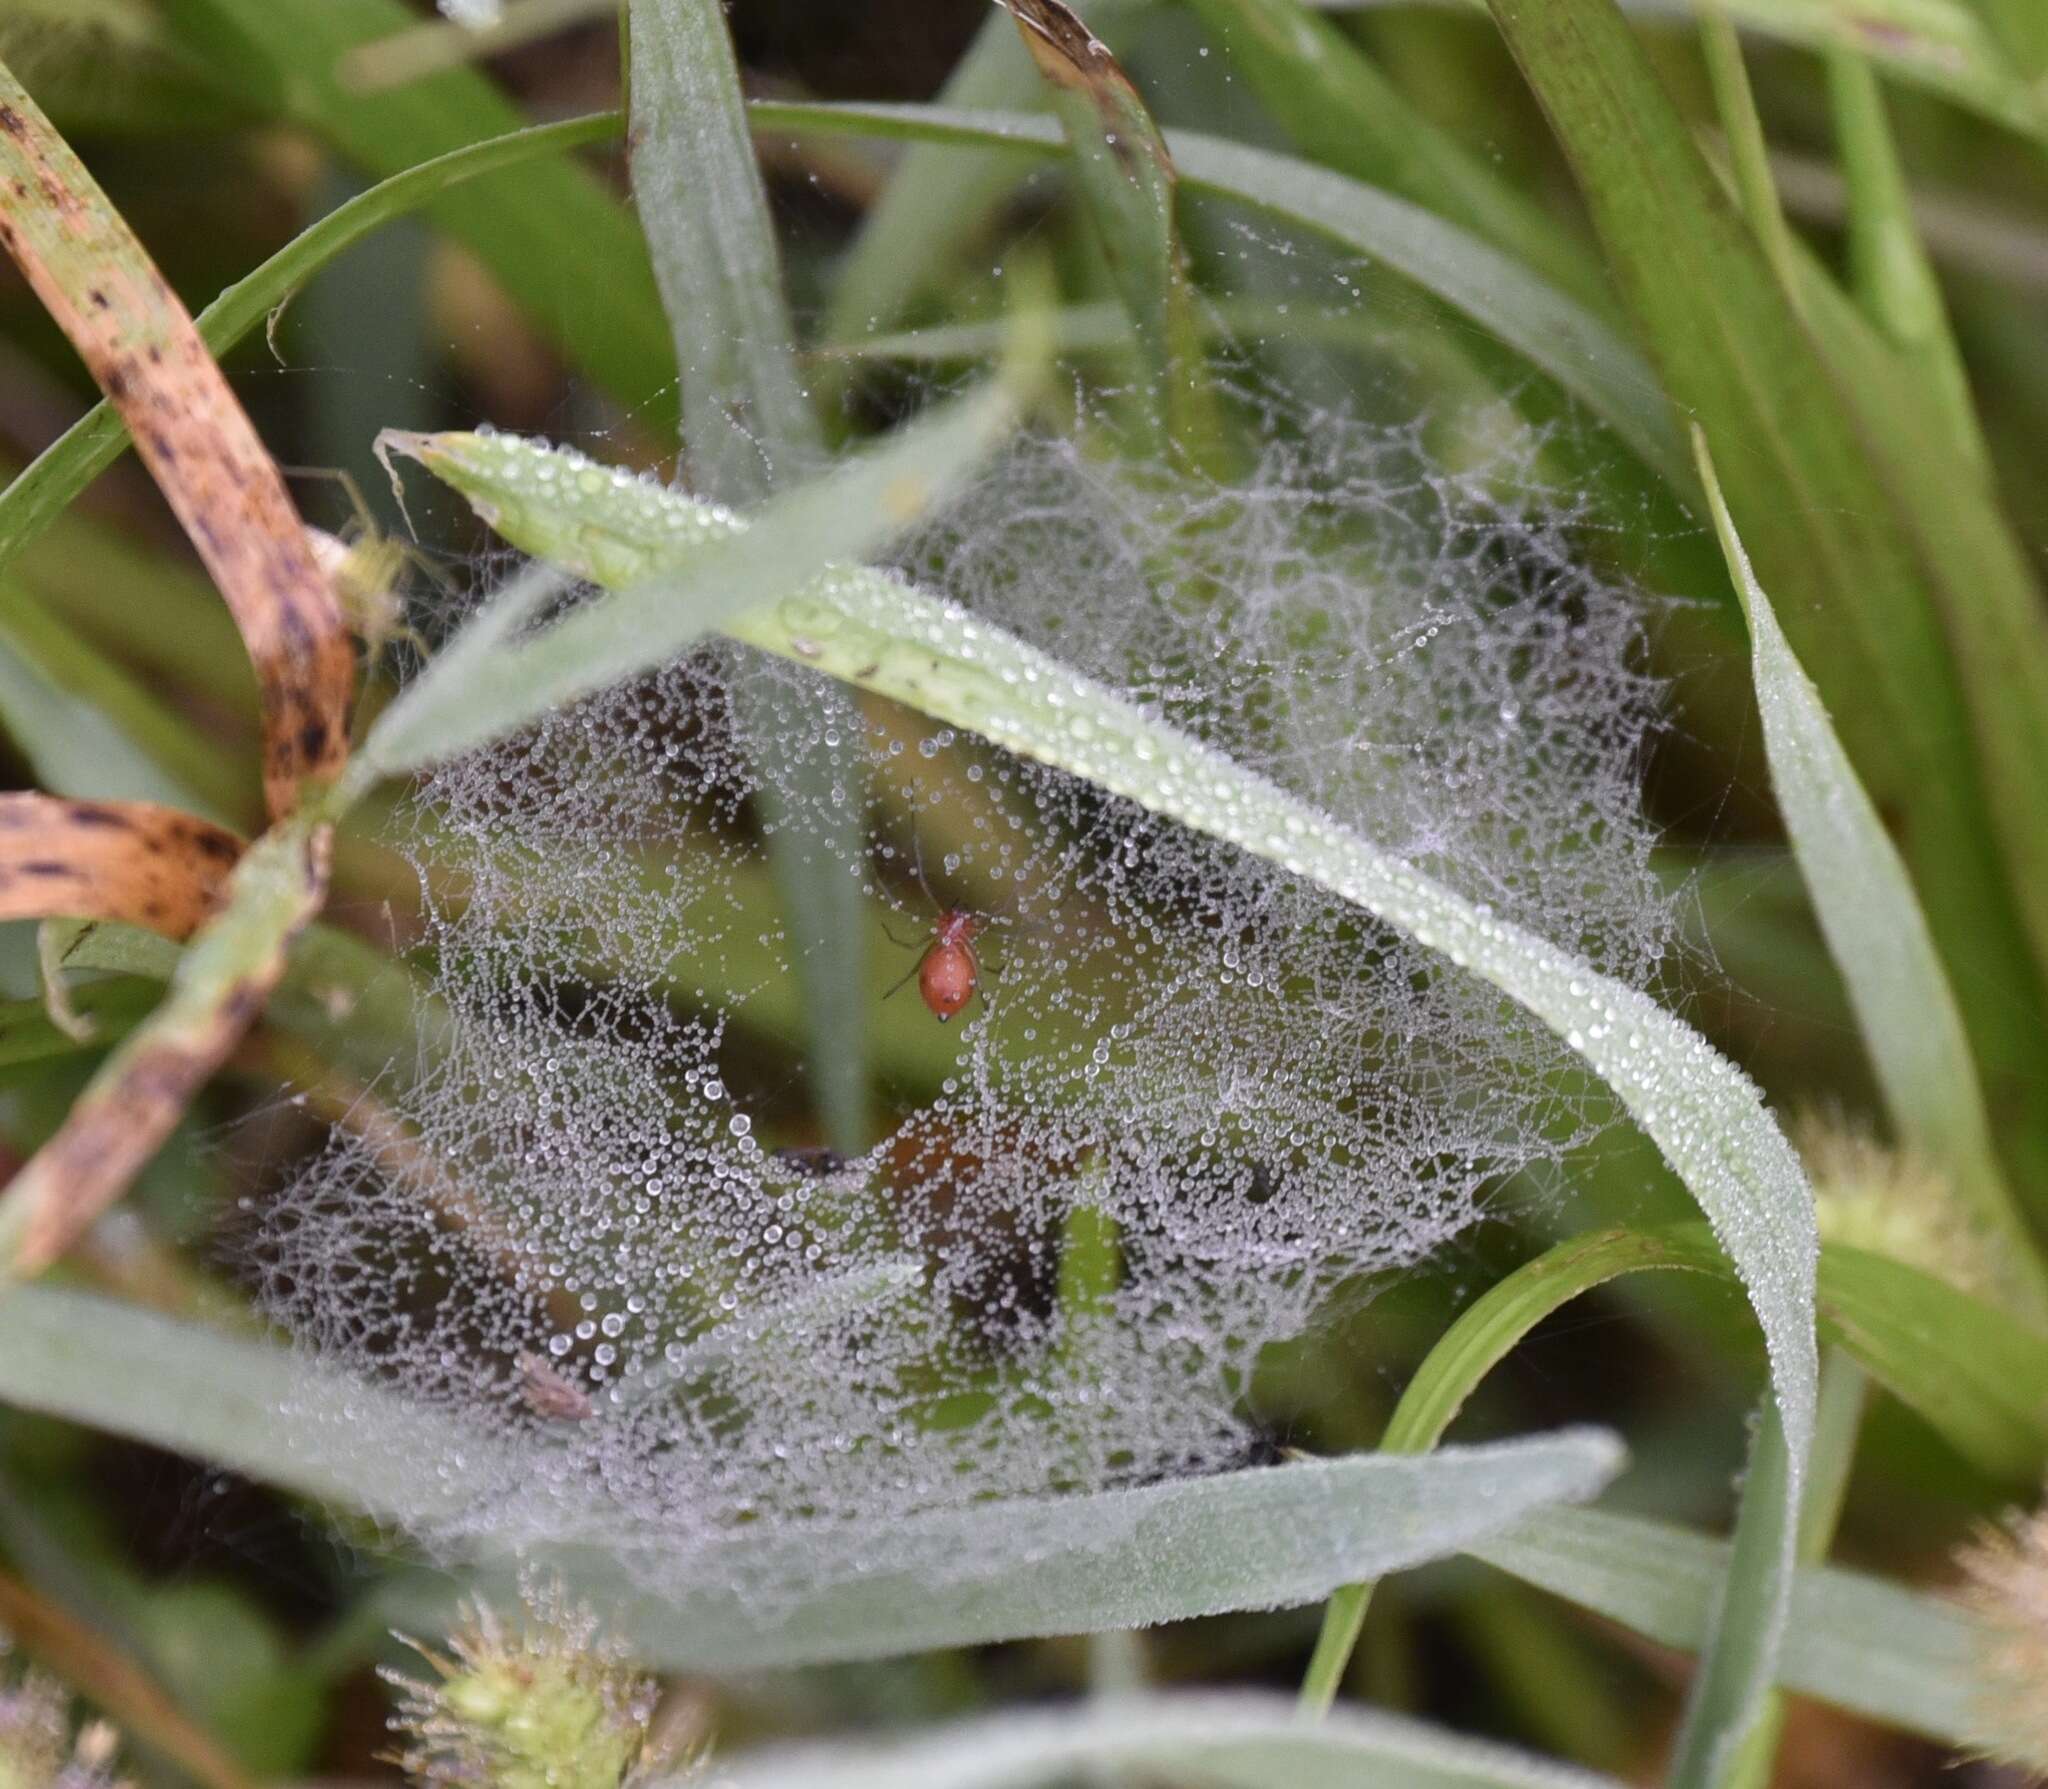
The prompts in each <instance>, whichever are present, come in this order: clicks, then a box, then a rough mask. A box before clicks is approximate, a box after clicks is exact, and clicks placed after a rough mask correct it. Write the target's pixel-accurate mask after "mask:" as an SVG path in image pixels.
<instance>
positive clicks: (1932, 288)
mask: <svg viewBox="0 0 2048 1789" xmlns="http://www.w3.org/2000/svg"><path fill="white" fill-rule="evenodd" d="M1828 104H1829V109H1830V110H1831V111H1832V112H1833V113H1834V120H1835V136H1836V140H1837V142H1838V143H1839V145H1840V149H1841V161H1842V173H1843V177H1844V181H1845V185H1846V188H1847V196H1848V224H1849V271H1850V277H1851V281H1852V284H1853V286H1854V289H1855V292H1856V296H1857V300H1858V302H1859V303H1861V305H1862V306H1863V310H1864V313H1865V314H1866V315H1867V316H1868V317H1869V318H1870V320H1871V321H1872V322H1873V323H1875V324H1876V325H1877V327H1878V328H1879V330H1881V331H1882V332H1883V334H1884V335H1885V337H1886V339H1887V340H1889V341H1890V342H1891V343H1892V345H1893V346H1894V347H1895V348H1897V349H1898V350H1899V353H1900V354H1901V355H1902V356H1903V357H1904V358H1905V360H1906V361H1907V362H1908V364H1909V365H1911V366H1912V367H1913V368H1914V369H1915V371H1917V372H1918V374H1919V375H1920V377H1921V379H1922V380H1923V381H1924V383H1925V384H1926V386H1927V389H1928V392H1929V394H1930V395H1931V397H1932V398H1933V399H1934V400H1935V401H1936V402H1937V403H1938V404H1939V405H1940V407H1941V409H1942V410H1943V411H1944V413H1945V414H1946V416H1947V418H1948V422H1949V425H1950V428H1951V429H1952V430H1953V432H1954V436H1955V442H1956V447H1957V450H1958V451H1959V452H1961V453H1962V454H1964V455H1965V456H1967V457H1968V458H1969V459H1970V460H1971V461H1972V462H1973V463H1974V464H1975V466H1976V468H1977V470H1978V471H1979V473H1980V474H1988V473H1989V471H1990V465H1991V461H1990V451H1989V449H1987V448H1986V446H1985V445H1984V435H1983V431H1982V429H1981V428H1980V427H1979V425H1978V422H1977V411H1976V405H1975V403H1974V402H1973V401H1972V399H1971V396H1970V381H1969V376H1968V374H1967V373H1965V372H1964V370H1963V359H1962V355H1961V353H1960V352H1959V351H1958V349H1957V347H1956V342H1955V336H1954V334H1953V333H1952V332H1951V331H1950V328H1949V320H1948V307H1947V305H1946V304H1945V303H1944V302H1943V300H1942V296H1941V284H1940V282H1939V281H1938V280H1937V279H1936V278H1935V275H1934V265H1933V263H1932V262H1931V261H1930V260H1929V259H1928V255H1927V250H1926V247H1925V245H1924V244H1923V243H1922V242H1921V240H1920V230H1919V226H1918V225H1916V224H1915V223H1914V221H1913V206H1912V200H1911V197H1910V195H1909V194H1908V193H1907V190H1906V176H1905V171H1904V170H1903V169H1902V168H1901V167H1900V166H1899V157H1898V150H1897V148H1896V147H1895V146H1894V145H1893V142H1892V133H1891V126H1890V124H1889V123H1888V122H1887V121H1886V118H1885V107H1884V95H1883V94H1882V93H1881V92H1880V91H1879V89H1878V84H1877V76H1876V75H1875V74H1874V73H1873V72H1872V71H1871V67H1870V64H1869V62H1868V61H1867V60H1866V59H1865V58H1864V57H1862V56H1861V55H1858V54H1857V53H1856V52H1854V51H1852V50H1846V49H1843V50H1835V51H1832V52H1831V53H1830V54H1829V56H1828Z"/></svg>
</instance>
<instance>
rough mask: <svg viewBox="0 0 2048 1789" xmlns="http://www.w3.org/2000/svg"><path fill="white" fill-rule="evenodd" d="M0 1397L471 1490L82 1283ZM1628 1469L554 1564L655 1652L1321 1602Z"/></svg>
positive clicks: (1248, 1484)
mask: <svg viewBox="0 0 2048 1789" xmlns="http://www.w3.org/2000/svg"><path fill="white" fill-rule="evenodd" d="M0 1399H5V1400H6V1401H7V1402H9V1403H13V1404H16V1405H19V1406H21V1407H23V1408H26V1409H32V1410H40V1411H44V1412H46V1413H48V1414H50V1415H53V1416H61V1417H65V1418H68V1419H70V1420H72V1421H76V1422H84V1423H89V1424H91V1425H93V1426H95V1427H98V1428H104V1429H109V1430H111V1431H113V1432H114V1433H116V1434H121V1435H127V1436H131V1437H133V1438H135V1439H138V1440H145V1441H149V1442H152V1443H154V1444H155V1445H157V1446H160V1447H166V1448H170V1449H173V1450H175V1451H178V1452H181V1453H185V1454H187V1455H190V1456H193V1457H195V1458H200V1459H205V1460H210V1461H213V1462H215V1463H217V1464H219V1465H223V1466H227V1467H231V1468H233V1469H235V1470H237V1471H241V1472H246V1473H248V1474H250V1475H251V1476H253V1477H257V1478H261V1479H265V1480H267V1481H269V1482H272V1483H275V1484H279V1485H283V1486H286V1487H287V1488H290V1489H293V1490H297V1491H301V1492H304V1493H305V1494H307V1495H308V1496H312V1497H315V1498H319V1499H321V1500H323V1501H326V1502H330V1503H336V1504H340V1505H344V1506H347V1507H352V1508H357V1509H363V1510H367V1511H369V1512H370V1513H372V1514H374V1515H377V1516H380V1517H382V1518H385V1519H388V1520H393V1521H397V1522H401V1523H403V1522H406V1521H420V1520H431V1519H432V1518H433V1517H434V1516H435V1515H436V1514H438V1513H440V1512H442V1511H444V1510H447V1509H450V1508H453V1507H455V1506H457V1505H459V1503H460V1501H461V1499H462V1498H463V1496H464V1494H465V1493H464V1489H463V1487H462V1486H461V1485H460V1484H457V1483H451V1482H448V1481H446V1480H445V1479H444V1478H442V1477H441V1476H440V1475H439V1474H437V1473H436V1472H434V1471H432V1470H430V1469H429V1468H428V1467H427V1466H425V1465H424V1464H423V1462H427V1461H433V1460H438V1459H440V1458H442V1457H443V1456H444V1454H445V1452H446V1446H445V1442H446V1430H445V1419H443V1418H440V1417H433V1416H429V1415H427V1414H426V1413H424V1412H420V1411H416V1410H414V1409H413V1408H412V1407H411V1406H409V1405H407V1404H406V1403H404V1402H403V1401H402V1400H401V1399H399V1398H397V1397H395V1396H394V1395H393V1394H391V1393H389V1392H386V1391H382V1390H380V1389H378V1388H376V1387H374V1386H367V1385H364V1384H362V1383H360V1382H358V1381H355V1380H353V1379H349V1378H345V1377H343V1376H341V1375H338V1374H334V1373H332V1372H327V1371H324V1370H322V1369H320V1368H318V1367H316V1366H314V1365H312V1364H310V1363H309V1362H307V1361H306V1360H304V1359H303V1358H302V1357H300V1356H299V1355H297V1354H295V1353H293V1352H292V1351H290V1350H288V1349H285V1348H282V1347H279V1346H277V1345H276V1344H274V1343H270V1342H266V1341H259V1340H254V1339H245V1338H240V1337H233V1336H228V1335H224V1334H221V1333H219V1332H217V1331H213V1330H209V1329H206V1328H204V1327H202V1326H200V1325H196V1324H192V1323H185V1322H180V1321H177V1320H175V1319H172V1318H167V1317H162V1316H159V1315H156V1314H155V1313H153V1312H149V1311H144V1310H140V1309H137V1308H135V1307H133V1306H131V1305H126V1304H122V1303H118V1302H115V1301H113V1300H109V1299H103V1298H96V1297H92V1296H90V1295H86V1294H81V1293H73V1292H61V1291H54V1290H51V1289H49V1288H46V1287H41V1286H23V1287H16V1288H13V1289H11V1290H9V1291H7V1292H6V1293H4V1294H0ZM344 1435H345V1436H346V1437H347V1441H346V1444H344V1442H343V1440H342V1437H343V1436H344ZM468 1444H469V1445H473V1446H474V1447H476V1448H478V1449H479V1450H482V1451H483V1452H484V1453H488V1452H489V1451H491V1450H492V1449H493V1448H494V1446H495V1445H496V1444H495V1443H494V1442H493V1441H492V1440H491V1439H490V1438H489V1437H488V1436H482V1435H479V1436H474V1437H469V1438H468ZM1620 1464H1621V1450H1620V1448H1619V1446H1618V1445H1617V1444H1616V1443H1615V1441H1614V1439H1613V1438H1612V1437H1611V1436H1609V1435H1606V1434H1604V1433H1602V1432H1600V1431H1597V1430H1576V1431H1566V1432H1563V1433H1560V1434H1556V1435H1549V1436H1538V1437H1535V1438H1532V1439H1529V1440H1524V1441H1515V1442H1508V1443H1502V1444H1499V1445H1493V1446H1486V1447H1475V1448H1453V1449H1448V1450H1446V1451H1445V1452H1444V1453H1442V1454H1439V1455H1436V1456H1434V1457H1432V1458H1430V1459H1426V1460H1422V1459H1398V1458H1395V1457H1393V1456H1390V1455H1374V1454H1366V1455H1354V1456H1350V1457H1347V1458H1345V1459H1340V1460H1303V1461H1296V1462H1292V1463H1289V1464H1286V1465H1281V1466H1274V1467H1252V1468H1247V1469H1245V1470H1242V1471H1239V1472H1233V1473H1226V1474H1223V1475H1221V1476H1218V1477H1212V1478H1199V1479H1184V1480H1178V1481H1170V1482H1167V1483H1163V1484H1156V1485H1146V1486H1142V1487H1140V1488H1138V1489H1135V1490H1126V1491H1108V1492H1101V1493H1097V1494H1095V1495H1092V1496H1083V1497H1068V1498H1049V1499H1020V1500H1015V1501H1012V1502H1008V1503H991V1504H976V1505H971V1506H969V1507H967V1508H964V1509H959V1510H953V1511H948V1512H945V1513H943V1514H939V1515H935V1516H930V1517H925V1518H921V1519H919V1520H918V1521H917V1522H916V1523H915V1524H905V1525H901V1526H899V1528H898V1529H897V1530H896V1537H897V1539H899V1540H900V1541H902V1542H903V1543H904V1544H905V1545H908V1546H910V1547H912V1548H913V1550H914V1552H915V1553H916V1555H917V1556H918V1557H921V1558H923V1559H924V1560H926V1561H927V1562H928V1564H929V1565H930V1566H931V1567H932V1568H933V1570H932V1572H931V1573H930V1574H870V1573H862V1572H858V1571H854V1570H851V1569H849V1570H848V1571H847V1572H846V1574H845V1575H844V1576H842V1577H841V1578H839V1579H838V1580H837V1581H836V1582H832V1583H825V1584H822V1585H821V1584H820V1583H819V1569H820V1557H821V1556H820V1554H819V1552H818V1549H817V1548H816V1546H815V1545H814V1544H811V1543H807V1542H804V1541H803V1540H802V1538H801V1537H800V1536H794V1535H790V1534H786V1533H778V1534H773V1535H755V1536H750V1537H746V1538H744V1539H740V1540H735V1541H734V1542H732V1543H730V1545H731V1547H732V1549H733V1554H734V1557H733V1558H732V1559H731V1560H729V1561H725V1562H721V1561H719V1560H718V1559H715V1558H713V1559H708V1560H707V1562H706V1570H705V1574H704V1580H705V1582H706V1584H707V1585H712V1584H716V1583H717V1582H719V1581H720V1580H721V1579H722V1578H723V1577H725V1576H726V1575H727V1573H726V1568H727V1567H728V1566H729V1567H731V1568H733V1569H739V1568H741V1567H744V1568H745V1570H746V1571H747V1573H748V1577H749V1580H750V1581H751V1582H752V1583H754V1584H756V1585H758V1584H760V1583H761V1582H763V1578H764V1574H767V1575H768V1580H767V1581H770V1582H773V1581H774V1579H775V1577H777V1576H780V1577H781V1578H783V1579H784V1580H786V1582H787V1590H786V1593H783V1594H778V1595H776V1596H773V1597H768V1598H766V1599H763V1598H761V1597H758V1596H748V1597H744V1598H742V1597H739V1596H737V1595H734V1594H731V1593H720V1592H717V1591H714V1590H711V1589H707V1590H706V1591H704V1592H703V1593H702V1594H701V1595H699V1596H697V1597H695V1598H692V1599H689V1600H687V1601H684V1602H676V1601H674V1600H671V1599H665V1598H650V1597H647V1596H646V1595H644V1594H637V1593H636V1592H635V1590H634V1587H633V1585H632V1583H631V1581H630V1579H629V1578H627V1577H626V1576H624V1575H622V1574H621V1573H620V1571H619V1568H618V1567H617V1566H615V1565H613V1564H612V1563H611V1562H610V1561H609V1560H606V1559H603V1558H598V1557H594V1556H592V1555H590V1554H588V1553H584V1552H580V1551H579V1552H565V1553H563V1554H561V1555H559V1556H557V1559H558V1563H559V1564H560V1565H561V1567H562V1569H563V1570H564V1572H565V1573H566V1574H568V1575H569V1576H570V1578H571V1579H572V1581H573V1582H574V1583H575V1584H576V1585H577V1587H578V1589H579V1590H582V1591H585V1592H589V1593H596V1592H599V1591H602V1592H603V1594H604V1596H605V1599H606V1601H607V1603H608V1605H610V1609H609V1613H610V1614H611V1615H612V1617H613V1619H612V1620H611V1621H609V1622H608V1626H609V1627H611V1628H612V1629H613V1631H615V1632H616V1633H617V1634H618V1635H619V1636H620V1637H621V1638H624V1639H627V1640H629V1641H632V1642H634V1643H635V1644H636V1645H637V1647H638V1649H639V1650H640V1651H641V1652H642V1654H643V1656H645V1657H647V1658H649V1659H650V1660H653V1661H657V1662H662V1663H667V1664H674V1665H677V1666H678V1667H679V1668H681V1666H682V1664H683V1662H684V1661H687V1668H690V1669H694V1670H713V1671H737V1670H750V1669H754V1668H757V1667H760V1666H765V1665H771V1664H797V1663H806V1662H812V1661H816V1660H822V1659H833V1658H873V1657H881V1656H886V1655H889V1654H892V1653H904V1652H914V1651H918V1650H921V1649H924V1648H927V1647H934V1646H952V1645H967V1644H974V1643H978V1642H982V1641H994V1640H1004V1639H1013V1638H1022V1637H1025V1636H1030V1635H1046V1634H1064V1633H1077V1632H1085V1631H1089V1630H1091V1629H1099V1628H1117V1627H1133V1626H1140V1625H1145V1624H1149V1623H1153V1622H1161V1621H1173V1620H1180V1619H1183V1618H1186V1617H1191V1616H1196V1615H1204V1614H1217V1613H1222V1612H1225V1611H1230V1610H1238V1609H1264V1608H1275V1607H1280V1606H1283V1605H1291V1604H1300V1603H1307V1602H1313V1601H1315V1600H1316V1599H1317V1598H1319V1597H1321V1596H1323V1595H1325V1594H1326V1593H1327V1592H1328V1591H1329V1589H1330V1588H1331V1587H1332V1586H1333V1585H1334V1584H1336V1583H1337V1582H1339V1581H1341V1580H1342V1579H1344V1578H1346V1577H1356V1576H1359V1575H1360V1574H1361V1573H1366V1572H1383V1571H1393V1570H1398V1569H1400V1568H1401V1567H1402V1566H1405V1565H1415V1564H1419V1563H1421V1562H1422V1561H1424V1560H1428V1559H1435V1558H1440V1557H1442V1556H1443V1555H1445V1554H1447V1553H1450V1552H1454V1551H1456V1550H1458V1549H1459V1548H1461V1547H1467V1546H1470V1545H1472V1544H1473V1543H1474V1542H1475V1541H1477V1540H1478V1539H1479V1538H1480V1537H1482V1536H1485V1535H1490V1534H1495V1533H1498V1532H1499V1531H1500V1530H1502V1529H1503V1528H1505V1527H1507V1526H1509V1525H1510V1524H1512V1523H1513V1522H1515V1521H1516V1520H1518V1519H1519V1518H1521V1517H1523V1516H1525V1515H1527V1514H1528V1513H1529V1512H1530V1511H1531V1510H1534V1509H1537V1508H1540V1507H1542V1506H1544V1505H1546V1504H1549V1503H1552V1502H1556V1501H1558V1500H1560V1499H1579V1498H1585V1497H1590V1496H1592V1495H1593V1494H1594V1493H1595V1492H1597V1491H1598V1490H1599V1489H1600V1487H1601V1486H1602V1485H1604V1484H1605V1483H1607V1481H1608V1480H1609V1479H1610V1478H1611V1477H1612V1476H1613V1475H1614V1473H1615V1471H1616V1470H1617V1469H1618V1468H1619V1466H1620ZM493 1470H496V1468H495V1467H494V1468H493ZM592 1494H593V1495H600V1494H601V1493H599V1492H597V1491H596V1490H595V1489H594V1488H593V1492H592ZM1020 1537H1023V1538H1027V1539H1028V1541H1029V1544H1030V1554H1029V1563H1028V1564H1025V1565H1023V1566H1021V1567H1016V1568H1014V1569H1011V1570H1008V1571H1006V1572H1004V1573H1002V1574H1000V1575H990V1574H989V1573H987V1572H983V1573H981V1574H980V1575H976V1573H975V1571H974V1569H973V1562H974V1561H976V1560H977V1559H991V1558H993V1559H1010V1560H1014V1559H1015V1557H1016V1552H1017V1543H1018V1541H1019V1539H1020ZM742 1556H743V1557H742Z"/></svg>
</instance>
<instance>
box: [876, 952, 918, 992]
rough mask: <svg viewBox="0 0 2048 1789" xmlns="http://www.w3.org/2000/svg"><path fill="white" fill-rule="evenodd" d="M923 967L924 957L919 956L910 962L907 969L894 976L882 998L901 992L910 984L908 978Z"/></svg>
mask: <svg viewBox="0 0 2048 1789" xmlns="http://www.w3.org/2000/svg"><path fill="white" fill-rule="evenodd" d="M923 967H924V958H922V957H919V958H918V959H917V961H916V962H914V963H913V964H911V965H910V967H909V968H908V969H906V970H904V972H903V973H902V974H901V975H899V976H898V977H897V978H896V980H895V982H894V983H893V984H892V985H891V987H890V989H889V992H888V993H886V994H884V995H883V996H882V998H883V999H884V1000H888V999H892V998H893V997H894V996H896V995H898V994H900V993H902V992H903V990H904V989H905V988H907V987H908V986H909V985H910V978H911V977H912V976H914V975H915V974H916V973H917V972H918V971H919V970H920V969H922V968H923Z"/></svg>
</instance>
